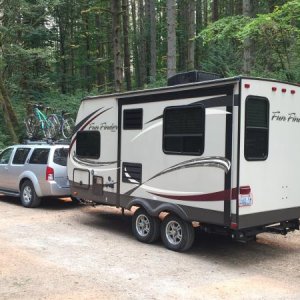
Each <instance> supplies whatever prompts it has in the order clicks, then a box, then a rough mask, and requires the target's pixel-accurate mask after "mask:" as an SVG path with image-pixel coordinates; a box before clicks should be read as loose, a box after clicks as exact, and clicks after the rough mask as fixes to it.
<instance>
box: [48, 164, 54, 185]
mask: <svg viewBox="0 0 300 300" xmlns="http://www.w3.org/2000/svg"><path fill="white" fill-rule="evenodd" d="M46 180H47V181H50V180H54V170H53V169H52V168H50V167H48V166H47V169H46Z"/></svg>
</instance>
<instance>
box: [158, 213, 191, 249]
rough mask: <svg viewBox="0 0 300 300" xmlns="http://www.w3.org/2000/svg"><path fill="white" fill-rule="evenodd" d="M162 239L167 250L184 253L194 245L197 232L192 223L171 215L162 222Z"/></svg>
mask: <svg viewBox="0 0 300 300" xmlns="http://www.w3.org/2000/svg"><path fill="white" fill-rule="evenodd" d="M161 239H162V241H163V243H164V245H165V247H166V248H168V249H170V250H173V251H179V252H184V251H187V250H188V249H189V248H191V246H192V245H193V242H194V239H195V230H194V227H193V226H192V224H191V223H188V222H186V221H184V220H182V219H181V218H179V217H178V216H176V215H173V214H170V215H168V216H167V217H165V218H164V220H163V222H162V225H161Z"/></svg>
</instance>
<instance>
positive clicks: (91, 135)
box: [76, 131, 101, 159]
mask: <svg viewBox="0 0 300 300" xmlns="http://www.w3.org/2000/svg"><path fill="white" fill-rule="evenodd" d="M100 142H101V138H100V132H99V131H78V132H77V135H76V155H77V156H78V157H81V158H93V159H97V158H99V157H100Z"/></svg>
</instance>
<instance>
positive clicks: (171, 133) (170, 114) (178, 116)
mask: <svg viewBox="0 0 300 300" xmlns="http://www.w3.org/2000/svg"><path fill="white" fill-rule="evenodd" d="M204 124H205V109H204V108H203V107H202V106H199V105H197V106H180V107H167V108H166V109H165V111H164V126H163V150H164V152H165V153H170V154H185V155H201V154H202V153H203V151H204Z"/></svg>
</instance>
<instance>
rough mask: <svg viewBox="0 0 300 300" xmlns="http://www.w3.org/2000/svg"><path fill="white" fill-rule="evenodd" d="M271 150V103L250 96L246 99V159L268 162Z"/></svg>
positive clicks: (265, 99) (264, 99)
mask: <svg viewBox="0 0 300 300" xmlns="http://www.w3.org/2000/svg"><path fill="white" fill-rule="evenodd" d="M268 148H269V101H268V99H267V98H262V97H253V96H250V97H248V98H247V99H246V118H245V158H246V160H249V161H256V160H266V159H267V157H268V150H269V149H268Z"/></svg>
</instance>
